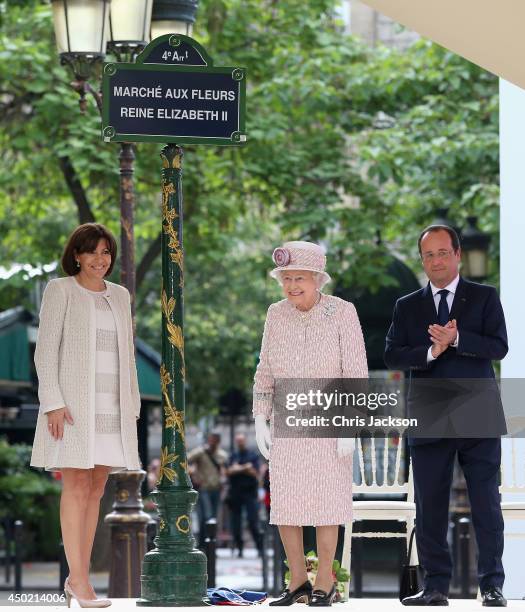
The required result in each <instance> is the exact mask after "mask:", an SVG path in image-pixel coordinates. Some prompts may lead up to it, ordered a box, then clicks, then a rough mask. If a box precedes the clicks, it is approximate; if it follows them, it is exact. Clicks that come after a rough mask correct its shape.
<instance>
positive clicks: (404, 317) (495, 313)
mask: <svg viewBox="0 0 525 612" xmlns="http://www.w3.org/2000/svg"><path fill="white" fill-rule="evenodd" d="M418 248H419V254H420V256H421V260H422V264H423V268H424V270H425V273H426V275H427V277H428V279H429V283H428V284H427V286H426V287H424V288H422V289H420V290H418V291H415V292H414V293H411V294H410V295H407V296H405V297H402V298H400V299H399V300H398V301H397V303H396V305H395V308H394V314H393V320H392V324H391V326H390V329H389V331H388V335H387V338H386V349H385V356H384V358H385V363H386V364H387V366H388V367H389V368H390V369H395V370H405V371H407V370H408V371H410V379H411V381H410V384H411V386H412V385H413V384H416V383H418V381H420V382H419V384H421V385H424V383H425V382H430V383H431V381H423V382H421V379H436V378H437V379H453V378H456V379H458V378H468V379H494V370H493V368H492V360H495V359H503V357H505V355H506V353H507V350H508V345H507V332H506V327H505V318H504V315H503V309H502V307H501V303H500V300H499V297H498V294H497V292H496V290H495V289H494V288H493V287H489V286H487V285H480V284H477V283H472V282H469V281H467V280H465V279H463V278H461V277H460V276H459V264H460V259H461V249H460V245H459V239H458V236H457V234H456V232H455V231H454V230H453V229H452V228H450V227H448V226H445V225H431V226H429V227H427V228H426V229H425V230H423V232H422V233H421V235H420V237H419V241H418ZM459 382H460V381H458V383H459ZM488 382H489V384H491V383H492V380H491V381H488ZM444 386H445V383H444ZM408 403H409V409H410V391H409V400H408ZM493 412H494V413H495V414H496V418H495V423H496V431H494V430H491V437H483V438H481V437H477V438H474V437H442V438H440V437H438V438H423V437H420V438H410V439H409V445H410V455H411V460H412V469H413V475H414V492H415V500H416V539H417V548H418V554H419V559H420V563H421V565H422V567H423V569H424V570H425V584H424V590H423V591H421V592H420V593H418V594H417V595H414V596H412V597H407V598H405V599H404V600H403V601H402V603H403V604H404V605H420V606H421V605H442V606H443V605H448V590H449V583H450V578H451V576H452V561H451V557H450V552H449V549H448V544H447V529H448V511H449V497H450V487H451V484H452V475H453V467H454V461H455V457H456V456H457V457H458V460H459V464H460V466H461V468H462V470H463V473H464V475H465V480H466V482H467V488H468V494H469V499H470V505H471V510H472V521H473V525H474V529H475V533H476V540H477V544H478V550H479V558H478V579H479V586H480V590H481V595H482V602H483V605H484V606H505V605H506V600H505V599H504V597H503V594H502V587H503V581H504V578H505V574H504V572H503V565H502V561H501V557H502V554H503V517H502V514H501V506H500V496H499V489H498V486H499V472H500V463H501V439H500V437H499V435H501V434H504V433H506V431H505V425H504V417H503V412H502V407H501V402H500V401H499V402H496V403H495V406H494V409H493Z"/></svg>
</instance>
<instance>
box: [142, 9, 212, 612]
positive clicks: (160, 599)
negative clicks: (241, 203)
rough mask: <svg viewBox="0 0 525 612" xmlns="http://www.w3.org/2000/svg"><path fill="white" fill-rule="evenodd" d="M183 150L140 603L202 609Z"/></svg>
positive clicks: (168, 195)
mask: <svg viewBox="0 0 525 612" xmlns="http://www.w3.org/2000/svg"><path fill="white" fill-rule="evenodd" d="M197 5H198V0H172V1H169V0H155V2H154V5H153V15H152V20H151V32H152V38H153V39H154V38H157V37H158V36H160V35H161V34H164V33H171V34H187V33H191V30H192V26H193V23H194V22H195V15H196V12H197ZM182 157H183V151H182V148H181V147H179V146H177V145H175V144H168V145H166V146H165V147H164V148H163V149H162V152H161V159H162V239H161V257H162V288H161V302H162V364H161V370H160V376H161V388H162V407H163V412H164V420H163V426H162V448H161V466H160V474H159V479H158V481H157V488H156V489H155V491H153V492H152V497H153V498H154V499H155V502H156V503H157V507H158V511H159V517H160V522H159V531H158V534H157V537H156V538H155V549H154V550H151V551H150V552H148V553H147V554H146V556H145V557H144V562H143V567H142V597H141V598H140V599H139V600H138V602H137V605H138V606H196V605H203V604H204V603H205V601H206V586H207V574H206V556H205V555H204V553H202V552H201V551H200V550H197V549H196V548H195V540H194V538H193V536H192V533H191V519H190V517H191V512H192V508H193V506H194V505H195V503H196V501H197V496H198V494H197V492H196V491H194V490H193V487H192V483H191V480H190V478H189V476H188V471H187V461H186V443H185V423H184V416H185V391H184V384H185V361H184V294H183V289H184V252H183V240H182V218H183V200H182Z"/></svg>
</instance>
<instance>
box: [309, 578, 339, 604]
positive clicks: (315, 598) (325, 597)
mask: <svg viewBox="0 0 525 612" xmlns="http://www.w3.org/2000/svg"><path fill="white" fill-rule="evenodd" d="M335 593H336V590H335V583H334V584H333V585H332V588H331V589H330V592H328V593H326V592H325V591H321V589H314V591H313V592H312V598H311V599H310V604H309V605H310V606H331V605H332V602H333V601H334V597H335Z"/></svg>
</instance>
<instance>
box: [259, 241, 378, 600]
mask: <svg viewBox="0 0 525 612" xmlns="http://www.w3.org/2000/svg"><path fill="white" fill-rule="evenodd" d="M273 260H274V263H275V264H276V266H277V267H276V268H275V269H274V270H272V272H271V273H270V274H271V276H272V277H273V278H275V279H277V280H278V281H279V283H280V284H281V285H282V288H283V293H284V297H285V299H284V300H281V301H280V302H277V303H275V304H272V305H271V306H270V308H269V309H268V314H267V316H266V322H265V325H264V333H263V339H262V346H261V353H260V360H259V365H258V366H257V372H256V374H255V384H254V393H253V398H254V399H253V414H254V417H255V427H256V436H257V444H258V446H259V449H260V451H261V453H262V454H263V455H264V456H265V457H266V458H267V459H269V465H270V495H271V510H270V523H271V524H274V525H278V527H279V534H280V536H281V539H282V542H283V545H284V548H285V551H286V556H287V559H288V563H289V567H290V584H289V585H288V588H287V589H286V590H285V591H284V593H283V594H282V596H281V597H280V598H279V599H277V600H275V601H273V602H271V603H270V605H277V606H288V605H291V604H293V603H295V602H296V601H299V600H302V601H307V602H308V603H309V605H311V606H329V605H331V603H332V601H333V599H334V597H335V584H334V582H333V577H332V563H333V560H334V556H335V549H336V545H337V534H338V526H339V525H340V524H345V523H348V522H349V521H351V520H352V452H353V443H352V440H349V439H344V438H342V439H339V440H338V439H335V438H315V439H312V438H308V439H304V438H292V439H287V438H275V439H274V440H272V439H271V434H270V429H269V428H268V425H267V420H269V419H270V418H271V413H272V398H273V391H274V381H275V379H279V378H294V379H301V378H303V379H308V378H311V379H320V378H330V379H334V378H367V377H368V367H367V362H366V353H365V346H364V342H363V334H362V332H361V326H360V324H359V319H358V316H357V313H356V310H355V308H354V306H353V304H351V303H350V302H345V301H344V300H341V299H340V298H337V297H333V296H330V295H326V294H324V293H322V292H321V289H322V288H323V286H324V285H325V284H326V283H327V282H328V281H329V280H330V277H329V276H328V274H327V273H326V272H325V265H326V257H325V255H324V252H323V250H322V248H321V247H320V246H318V245H316V244H313V243H311V242H302V241H294V242H287V243H285V244H284V245H283V247H281V248H278V249H275V251H274V254H273ZM270 446H271V448H270ZM303 525H313V526H315V527H316V537H317V554H318V558H319V569H318V573H317V576H316V580H315V585H314V586H313V587H312V585H311V584H310V582H309V581H308V578H307V573H306V565H305V559H304V550H303V534H302V527H303Z"/></svg>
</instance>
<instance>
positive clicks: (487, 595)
mask: <svg viewBox="0 0 525 612" xmlns="http://www.w3.org/2000/svg"><path fill="white" fill-rule="evenodd" d="M481 601H482V602H483V603H482V605H483V606H487V607H490V608H506V607H507V600H506V599H505V597H503V593H502V592H501V589H500V588H499V587H489V588H488V589H487V590H486V591H481Z"/></svg>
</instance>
